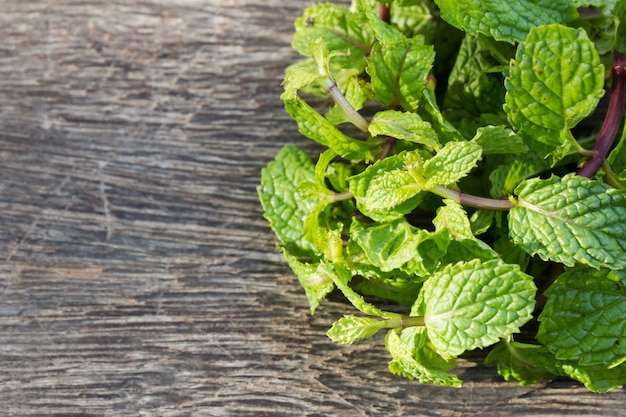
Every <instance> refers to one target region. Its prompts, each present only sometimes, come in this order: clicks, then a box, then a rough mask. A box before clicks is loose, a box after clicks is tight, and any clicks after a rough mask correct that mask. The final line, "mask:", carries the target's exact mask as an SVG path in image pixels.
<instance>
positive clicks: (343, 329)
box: [326, 315, 387, 345]
mask: <svg viewBox="0 0 626 417" xmlns="http://www.w3.org/2000/svg"><path fill="white" fill-rule="evenodd" d="M386 327H387V323H386V322H385V321H384V320H381V319H377V318H374V317H358V316H353V315H346V316H343V317H342V318H340V319H339V320H337V321H336V322H335V323H334V324H333V326H332V327H331V328H330V330H328V332H326V334H327V335H328V337H330V338H331V339H332V340H334V341H335V342H337V343H341V344H344V345H351V344H352V343H354V342H358V341H359V340H363V339H367V338H368V337H372V336H374V335H375V334H376V333H378V331H379V330H381V329H384V328H386Z"/></svg>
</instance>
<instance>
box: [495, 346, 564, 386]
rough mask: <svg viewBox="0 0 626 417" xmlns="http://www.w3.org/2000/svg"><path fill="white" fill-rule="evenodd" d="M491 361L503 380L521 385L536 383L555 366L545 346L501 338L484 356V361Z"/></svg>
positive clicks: (549, 373)
mask: <svg viewBox="0 0 626 417" xmlns="http://www.w3.org/2000/svg"><path fill="white" fill-rule="evenodd" d="M493 362H495V363H496V364H497V366H498V374H500V375H501V376H502V377H503V378H504V380H505V381H517V382H519V383H520V384H521V385H530V384H536V383H537V382H539V381H541V380H544V379H546V378H550V377H552V376H554V373H555V371H553V370H552V371H551V370H550V369H554V368H555V365H554V355H553V354H552V353H550V351H549V350H548V348H546V347H545V346H539V345H531V344H528V343H519V342H513V341H511V342H509V341H507V340H503V341H501V342H500V343H498V344H497V345H496V346H495V347H494V348H493V349H492V350H491V352H489V355H487V358H485V363H493ZM556 372H558V371H556Z"/></svg>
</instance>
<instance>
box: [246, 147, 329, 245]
mask: <svg viewBox="0 0 626 417" xmlns="http://www.w3.org/2000/svg"><path fill="white" fill-rule="evenodd" d="M314 172H315V168H314V166H313V162H311V160H310V159H309V157H308V156H307V154H306V153H305V152H304V151H303V150H301V149H300V148H298V147H297V146H293V145H288V146H285V147H283V148H282V149H281V150H280V152H279V153H278V154H277V155H276V158H274V160H273V161H272V162H270V163H269V164H268V165H267V167H265V168H264V169H263V170H262V171H261V185H260V186H259V187H258V188H257V192H258V194H259V198H260V200H261V205H262V206H263V210H264V216H265V218H266V219H267V220H268V221H269V222H270V226H271V228H272V230H273V231H274V233H275V234H276V237H278V239H279V240H280V241H281V242H282V243H283V244H284V245H285V246H287V247H289V250H290V251H292V252H295V253H300V254H302V253H310V252H311V251H315V250H314V247H313V246H312V245H311V243H309V242H308V241H307V240H306V239H305V238H304V219H305V218H306V216H307V214H308V213H309V212H310V211H311V210H312V209H313V208H314V207H315V206H316V205H317V204H318V202H319V198H317V197H312V198H305V199H299V198H297V197H296V189H297V188H298V187H299V186H300V185H301V184H303V183H305V182H310V181H313V179H314Z"/></svg>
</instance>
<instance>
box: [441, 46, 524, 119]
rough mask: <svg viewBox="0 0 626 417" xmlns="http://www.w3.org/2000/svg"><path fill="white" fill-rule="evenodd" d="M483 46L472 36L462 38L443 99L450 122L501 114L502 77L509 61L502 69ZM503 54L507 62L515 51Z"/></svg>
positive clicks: (494, 57) (503, 89) (496, 59)
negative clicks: (486, 114) (489, 114)
mask: <svg viewBox="0 0 626 417" xmlns="http://www.w3.org/2000/svg"><path fill="white" fill-rule="evenodd" d="M481 39H484V38H481ZM484 43H485V42H481V41H480V40H479V38H477V37H474V36H465V37H464V38H463V41H462V43H461V47H460V49H459V51H458V54H457V56H456V61H455V63H454V67H453V68H452V71H451V72H450V75H449V77H448V89H447V90H446V95H445V99H444V106H443V107H444V109H446V115H447V116H448V117H449V118H450V119H451V120H457V119H461V120H462V119H463V118H476V117H479V116H480V115H481V114H484V113H492V114H493V113H499V112H501V111H502V102H503V101H504V94H505V92H506V90H505V88H504V75H503V73H504V71H505V70H506V69H507V67H508V61H509V59H507V60H506V63H507V66H504V65H503V62H502V61H501V60H500V59H498V58H499V57H496V56H494V53H493V52H492V51H491V50H490V49H488V48H487V47H486V46H485V45H484ZM499 46H502V45H499ZM507 46H508V48H506V49H509V48H511V49H512V47H511V46H510V45H507ZM502 49H505V48H502ZM505 53H506V55H507V58H510V57H512V56H513V53H514V51H513V52H508V51H507V52H505Z"/></svg>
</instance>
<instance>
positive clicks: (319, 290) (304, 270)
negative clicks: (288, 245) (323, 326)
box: [283, 249, 335, 315]
mask: <svg viewBox="0 0 626 417" xmlns="http://www.w3.org/2000/svg"><path fill="white" fill-rule="evenodd" d="M283 255H284V256H285V259H286V260H287V263H288V264H289V267H290V268H291V270H292V271H293V272H294V274H296V276H297V277H298V281H299V282H300V285H301V286H302V288H304V292H305V294H306V298H307V300H308V301H309V308H310V309H311V315H313V314H315V311H316V310H317V307H319V304H320V301H322V300H323V299H324V298H326V296H327V295H328V294H329V293H330V292H331V291H332V290H333V289H334V288H335V284H333V281H332V279H330V278H329V277H328V276H326V275H323V274H319V273H318V272H317V270H318V267H319V263H313V264H308V263H305V262H301V261H299V260H298V258H296V257H295V256H293V255H291V254H290V253H289V252H288V251H287V250H286V249H283Z"/></svg>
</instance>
